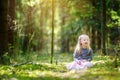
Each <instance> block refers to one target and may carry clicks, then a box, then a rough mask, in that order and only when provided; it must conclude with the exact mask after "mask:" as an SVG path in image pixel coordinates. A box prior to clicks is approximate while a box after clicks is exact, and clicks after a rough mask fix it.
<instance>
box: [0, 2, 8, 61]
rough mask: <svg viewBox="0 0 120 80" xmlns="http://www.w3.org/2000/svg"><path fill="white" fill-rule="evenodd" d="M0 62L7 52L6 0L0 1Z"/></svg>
mask: <svg viewBox="0 0 120 80" xmlns="http://www.w3.org/2000/svg"><path fill="white" fill-rule="evenodd" d="M0 11H1V12H0V62H1V63H2V61H3V60H2V56H3V54H5V53H6V52H8V21H7V15H8V0H0Z"/></svg>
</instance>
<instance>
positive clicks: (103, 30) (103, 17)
mask: <svg viewBox="0 0 120 80" xmlns="http://www.w3.org/2000/svg"><path fill="white" fill-rule="evenodd" d="M101 7H102V11H101V33H102V38H101V41H102V42H101V44H102V45H101V47H102V53H103V54H104V55H106V45H105V44H106V34H107V33H106V31H107V30H106V0H102V5H101Z"/></svg>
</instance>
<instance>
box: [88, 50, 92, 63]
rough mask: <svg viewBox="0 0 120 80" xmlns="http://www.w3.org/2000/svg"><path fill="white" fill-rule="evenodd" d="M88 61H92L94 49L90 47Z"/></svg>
mask: <svg viewBox="0 0 120 80" xmlns="http://www.w3.org/2000/svg"><path fill="white" fill-rule="evenodd" d="M88 61H92V49H90V52H89V58H88Z"/></svg>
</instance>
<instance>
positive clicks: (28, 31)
mask: <svg viewBox="0 0 120 80" xmlns="http://www.w3.org/2000/svg"><path fill="white" fill-rule="evenodd" d="M28 11H29V13H28V14H27V16H26V20H27V26H26V27H25V36H24V41H23V51H24V52H28V51H30V50H31V48H32V47H31V37H32V35H33V32H32V31H33V29H32V21H31V20H32V7H28Z"/></svg>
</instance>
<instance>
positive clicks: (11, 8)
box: [8, 0, 15, 54]
mask: <svg viewBox="0 0 120 80" xmlns="http://www.w3.org/2000/svg"><path fill="white" fill-rule="evenodd" d="M8 7H9V9H8V35H9V36H8V44H9V47H10V48H9V54H11V53H13V41H14V15H15V0H9V2H8Z"/></svg>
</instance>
